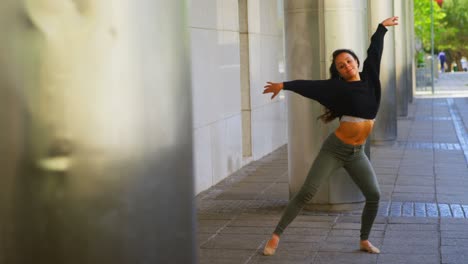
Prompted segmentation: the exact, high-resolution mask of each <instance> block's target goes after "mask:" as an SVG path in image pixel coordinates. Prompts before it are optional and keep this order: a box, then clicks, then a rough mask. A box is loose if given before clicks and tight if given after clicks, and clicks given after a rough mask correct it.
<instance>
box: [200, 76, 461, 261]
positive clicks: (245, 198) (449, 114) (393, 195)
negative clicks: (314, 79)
mask: <svg viewBox="0 0 468 264" xmlns="http://www.w3.org/2000/svg"><path fill="white" fill-rule="evenodd" d="M453 76H455V77H453ZM448 77H450V75H448V74H447V75H445V76H444V75H443V76H442V77H441V78H440V79H439V80H438V82H437V87H439V88H440V89H439V96H434V95H431V96H429V95H426V96H420V95H418V96H417V98H416V99H414V101H413V103H412V104H410V106H409V111H408V112H409V114H408V116H407V117H402V118H400V119H399V120H398V139H397V141H396V142H395V144H393V145H392V146H373V147H372V149H371V161H372V163H373V165H374V168H375V170H376V173H377V176H378V179H379V182H380V188H381V192H382V195H381V206H380V211H379V215H378V217H377V219H376V221H375V225H374V228H373V231H372V233H371V237H370V239H371V241H372V243H373V244H374V245H376V246H378V247H379V248H380V249H381V251H382V253H381V254H379V255H375V254H368V253H364V252H361V251H359V250H358V242H359V228H360V224H359V223H360V210H357V211H351V212H349V211H348V212H326V211H303V212H302V213H301V214H300V215H299V216H298V217H297V218H296V219H295V221H294V222H293V223H292V224H291V225H290V226H289V227H288V229H287V230H286V232H285V233H284V234H283V236H282V239H281V242H280V247H279V249H278V251H277V253H276V254H275V255H274V256H270V257H265V256H262V254H261V252H262V249H263V246H264V244H265V242H266V240H267V239H268V238H269V235H270V234H271V232H272V231H273V229H274V226H275V225H276V223H277V221H278V219H279V217H280V215H281V212H282V211H283V209H284V208H285V206H286V204H287V202H288V198H289V192H288V175H287V148H286V146H283V147H281V148H280V149H278V150H276V151H275V152H273V153H271V154H270V155H268V156H266V157H264V158H263V159H262V160H259V161H256V162H253V163H252V164H250V165H248V166H246V167H244V168H243V169H241V170H240V171H238V172H236V173H235V174H233V175H232V176H230V177H229V178H227V179H226V180H224V181H223V182H221V183H219V184H218V185H216V186H214V187H212V188H210V189H209V190H207V191H205V192H203V193H201V194H199V195H198V196H197V197H196V202H197V216H198V225H197V242H198V246H197V247H198V248H199V250H198V254H199V263H236V264H239V263H327V264H334V263H340V264H342V263H362V264H365V263H389V264H390V263H391V264H395V263H411V264H418V263H421V264H423V263H424V264H431V263H460V264H461V263H463V264H466V263H468V97H467V98H464V97H459V95H460V93H465V92H466V91H464V90H467V91H468V86H466V85H465V84H468V74H466V73H458V74H453V75H452V77H453V78H448ZM442 85H444V86H443V87H442ZM442 91H444V93H443V94H445V95H444V96H440V94H442ZM448 94H452V96H447V95H448ZM436 95H437V93H436ZM467 96H468V93H467Z"/></svg>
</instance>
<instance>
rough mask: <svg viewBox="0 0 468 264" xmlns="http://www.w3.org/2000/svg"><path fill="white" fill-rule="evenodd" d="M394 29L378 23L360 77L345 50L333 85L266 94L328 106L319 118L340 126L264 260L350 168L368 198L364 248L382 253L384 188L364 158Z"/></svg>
mask: <svg viewBox="0 0 468 264" xmlns="http://www.w3.org/2000/svg"><path fill="white" fill-rule="evenodd" d="M395 25H398V17H396V16H395V17H390V18H387V19H385V20H384V21H382V23H380V24H379V26H378V27H377V30H376V31H375V33H374V34H373V35H372V37H371V43H370V46H369V48H368V50H367V58H366V60H365V61H364V67H363V71H362V72H359V59H358V57H357V56H356V54H355V53H354V52H352V51H351V50H347V49H340V50H336V51H334V52H333V60H332V64H331V66H330V74H331V78H330V79H329V80H295V81H289V82H282V83H273V82H267V85H266V86H265V90H264V91H263V93H272V94H273V95H272V97H271V98H272V99H273V98H274V97H275V96H276V95H278V93H279V92H280V91H281V90H282V89H285V90H289V91H293V92H296V93H298V94H300V95H302V96H305V97H307V98H310V99H313V100H316V101H317V102H319V103H320V104H322V105H323V106H325V107H326V111H325V113H324V114H323V115H321V116H320V118H321V119H322V121H324V122H325V123H327V122H330V121H332V120H334V119H335V118H339V119H340V126H339V127H338V128H337V129H336V131H335V132H334V133H331V134H330V135H329V136H328V138H327V139H326V140H325V142H324V143H323V145H322V148H321V150H320V152H319V154H318V156H317V158H316V159H315V161H314V162H313V164H312V167H311V168H310V170H309V173H308V175H307V178H306V180H305V182H304V184H303V185H302V187H301V189H300V191H299V192H298V193H297V194H296V195H295V196H294V198H293V199H292V200H291V201H290V202H289V204H288V206H287V207H286V210H285V212H284V213H283V216H282V217H281V219H280V221H279V223H278V225H277V226H276V229H275V230H274V232H273V234H272V236H271V239H270V240H269V241H268V243H267V244H266V245H265V249H264V251H263V254H264V255H273V254H274V253H275V251H276V248H277V247H278V243H279V239H280V236H281V234H282V233H283V231H284V230H285V229H286V227H287V226H288V225H289V224H290V223H291V222H292V221H293V220H294V218H296V216H297V215H298V214H299V212H300V211H301V210H302V208H303V207H304V206H305V204H306V203H307V202H308V201H310V200H311V199H312V198H313V197H314V195H315V193H316V192H317V190H318V188H319V186H320V184H321V183H322V181H323V180H324V179H325V178H327V177H329V175H330V174H331V173H333V172H334V171H335V170H336V169H338V168H340V167H343V168H345V169H346V171H347V172H348V173H349V175H350V176H351V178H352V179H353V181H354V182H355V183H356V185H357V186H358V187H359V189H360V190H361V191H362V193H363V194H364V196H365V198H366V204H365V206H364V210H363V212H362V218H361V219H362V220H361V234H360V249H361V250H363V251H366V252H369V253H380V250H379V249H378V248H377V247H375V246H373V245H372V244H371V243H370V242H369V240H368V239H369V234H370V231H371V228H372V225H373V224H374V220H375V217H376V215H377V211H378V207H379V200H380V189H379V185H378V182H377V178H376V176H375V172H374V169H373V168H372V165H371V163H370V162H369V159H368V158H367V156H366V154H365V153H364V145H365V143H366V140H367V137H368V136H369V134H370V133H371V131H372V127H373V125H374V119H375V117H376V115H377V111H378V109H379V104H380V95H381V84H380V79H379V74H380V61H381V58H382V52H383V46H384V36H385V33H386V32H387V28H386V27H390V26H395ZM308 63H309V62H308Z"/></svg>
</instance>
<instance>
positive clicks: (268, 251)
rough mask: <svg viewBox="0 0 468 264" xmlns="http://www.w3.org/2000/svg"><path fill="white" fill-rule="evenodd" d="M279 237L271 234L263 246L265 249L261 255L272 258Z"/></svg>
mask: <svg viewBox="0 0 468 264" xmlns="http://www.w3.org/2000/svg"><path fill="white" fill-rule="evenodd" d="M279 239H280V238H279V236H278V235H277V234H273V235H272V236H271V238H270V240H268V242H267V243H266V245H265V249H263V255H265V256H272V255H274V254H275V251H276V248H277V247H278V243H279Z"/></svg>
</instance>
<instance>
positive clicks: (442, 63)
mask: <svg viewBox="0 0 468 264" xmlns="http://www.w3.org/2000/svg"><path fill="white" fill-rule="evenodd" d="M438 57H439V61H440V72H445V60H446V57H445V52H444V51H443V50H442V51H441V52H439V56H438Z"/></svg>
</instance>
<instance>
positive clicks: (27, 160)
mask: <svg viewBox="0 0 468 264" xmlns="http://www.w3.org/2000/svg"><path fill="white" fill-rule="evenodd" d="M186 8H187V7H186V4H185V1H182V0H180V1H179V0H177V1H162V0H157V1H152V0H135V1H125V0H115V1H112V4H111V3H110V2H109V1H92V0H79V1H76V0H75V1H72V0H35V1H17V0H2V1H1V3H0V32H2V35H1V41H0V126H1V129H0V151H1V153H0V156H1V157H2V158H1V160H0V174H1V175H2V177H1V178H0V186H1V187H0V188H1V191H0V219H1V225H0V227H1V229H0V244H1V247H0V263H1V264H3V263H15V264H31V263H34V264H46V263H47V264H74V263H76V264H83V263H89V264H91V263H96V264H102V263H113V264H118V263H122V264H124V263H195V259H196V258H195V246H194V230H193V228H194V207H193V204H192V201H193V183H192V174H193V168H192V140H191V138H192V137H191V131H192V120H191V94H190V80H189V76H190V69H189V66H188V65H190V61H189V52H188V49H187V47H188V32H187V29H188V27H187V21H186V19H187V18H186V14H187V12H186Z"/></svg>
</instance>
